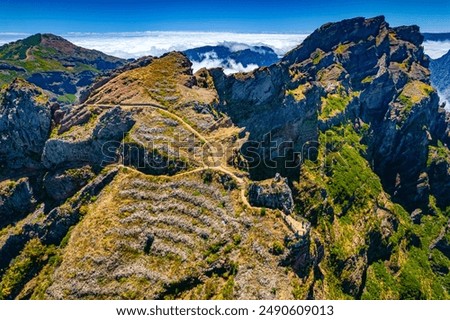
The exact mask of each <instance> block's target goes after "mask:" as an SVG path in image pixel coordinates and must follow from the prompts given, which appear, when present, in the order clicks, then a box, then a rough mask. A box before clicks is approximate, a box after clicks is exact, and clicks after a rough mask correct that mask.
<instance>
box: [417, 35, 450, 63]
mask: <svg viewBox="0 0 450 320" xmlns="http://www.w3.org/2000/svg"><path fill="white" fill-rule="evenodd" d="M423 46H424V48H425V53H426V54H427V55H429V56H430V58H431V59H437V58H440V57H442V56H443V55H444V54H446V53H447V52H448V51H449V50H450V40H449V41H425V42H424V43H423Z"/></svg>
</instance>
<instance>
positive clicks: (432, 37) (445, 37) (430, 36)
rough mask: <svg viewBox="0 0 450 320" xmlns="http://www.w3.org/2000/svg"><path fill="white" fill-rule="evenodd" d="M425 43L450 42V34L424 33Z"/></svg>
mask: <svg viewBox="0 0 450 320" xmlns="http://www.w3.org/2000/svg"><path fill="white" fill-rule="evenodd" d="M423 36H424V38H425V41H450V33H449V32H447V33H423Z"/></svg>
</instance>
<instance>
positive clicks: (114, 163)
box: [0, 17, 450, 299]
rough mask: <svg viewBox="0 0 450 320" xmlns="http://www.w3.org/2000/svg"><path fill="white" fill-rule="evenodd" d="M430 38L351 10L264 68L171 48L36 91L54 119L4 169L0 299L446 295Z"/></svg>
mask: <svg viewBox="0 0 450 320" xmlns="http://www.w3.org/2000/svg"><path fill="white" fill-rule="evenodd" d="M421 41H422V36H421V35H420V33H419V30H418V28H417V27H415V26H412V27H398V28H392V27H390V26H389V25H388V24H387V23H386V22H385V20H384V18H383V17H376V18H372V19H363V18H355V19H350V20H344V21H342V22H338V23H331V24H326V25H324V26H323V27H321V28H320V29H318V30H317V31H316V32H314V33H313V34H311V36H310V37H308V38H307V39H306V40H305V42H304V43H303V44H301V45H299V46H298V47H297V48H295V49H294V50H292V51H291V52H289V53H288V54H287V55H286V56H285V57H284V58H283V59H282V60H281V61H280V62H279V63H277V64H275V65H272V66H270V67H266V68H259V69H257V70H255V71H253V72H251V73H246V74H235V75H231V76H226V75H225V74H224V73H223V71H222V70H220V69H213V70H206V69H203V70H200V71H199V72H197V73H196V74H193V73H192V70H191V67H192V64H191V63H190V62H189V60H188V59H187V58H186V56H185V55H183V54H182V53H179V52H173V53H169V54H166V55H164V56H162V57H160V58H148V59H147V58H145V59H143V60H142V61H141V62H139V63H142V65H139V66H137V67H136V68H134V67H133V68H130V69H127V70H126V71H124V72H122V73H120V74H117V75H116V76H114V77H112V78H111V79H105V80H104V81H102V80H101V79H100V81H99V82H98V83H97V84H95V85H93V87H92V90H90V91H89V97H87V99H86V101H85V103H84V104H83V105H80V106H77V107H75V108H65V107H59V106H58V105H56V104H53V105H51V106H48V107H46V106H47V105H48V104H45V103H40V104H39V103H37V102H40V101H42V100H41V96H38V98H35V95H34V94H30V97H31V99H35V100H36V99H37V102H34V103H31V104H30V103H28V102H26V101H24V102H23V103H20V105H22V104H23V106H22V108H23V107H24V106H25V107H26V108H30V109H32V108H31V106H36V104H37V105H38V106H39V107H42V108H44V110H48V114H49V116H48V118H49V120H48V121H49V123H53V125H52V127H51V130H50V126H51V124H49V130H47V136H45V135H42V139H41V140H42V141H43V143H45V146H43V144H42V143H40V144H39V147H36V150H37V151H36V152H35V153H32V154H29V153H23V152H22V153H20V155H21V156H20V157H19V158H20V159H22V158H23V159H25V160H21V161H22V162H21V163H24V164H28V163H33V166H30V165H27V166H26V170H22V169H20V170H17V172H14V171H13V170H6V173H7V175H8V176H7V177H5V179H4V180H7V181H5V182H3V181H2V182H0V190H1V191H0V192H1V193H2V194H3V195H0V213H1V214H2V215H3V216H6V217H7V222H5V223H6V225H5V226H4V227H3V228H2V230H0V298H7V299H12V298H20V299H22V298H38V299H44V298H53V299H55V298H58V299H64V298H72V299H93V298H103V299H113V298H114V299H115V298H123V299H137V298H142V299H145V298H147V299H155V298H161V299H171V298H172V299H173V298H180V299H211V298H217V299H233V298H234V299H262V298H263V299H275V298H279V299H305V298H309V299H352V298H353V299H360V298H364V299H380V298H381V299H400V298H401V299H408V298H428V299H447V298H448V297H449V290H448V272H449V270H450V259H449V258H448V243H449V241H448V216H449V212H448V208H447V206H448V204H449V201H450V200H449V196H448V194H449V192H448V190H449V187H450V184H449V182H448V181H449V163H450V157H449V155H450V152H449V149H448V142H449V130H448V128H449V121H448V118H449V116H448V114H446V113H445V111H444V110H443V109H442V108H440V107H439V103H438V96H437V93H436V91H435V90H434V89H433V88H432V87H431V86H430V82H429V72H428V61H427V58H426V57H425V55H424V54H423V49H422V47H421ZM113 74H114V72H113V73H111V75H113ZM105 82H106V83H105ZM26 87H27V88H28V89H25V90H24V92H28V91H29V90H31V89H29V85H27V86H26ZM17 96H20V95H17ZM5 99H6V98H5ZM10 100H11V99H10ZM13 101H19V102H20V99H19V100H17V99H15V100H14V99H13ZM2 103H3V102H2ZM8 103H9V102H8ZM7 105H8V104H7ZM11 105H13V106H14V108H12V109H11V108H7V110H8V112H9V110H15V109H17V108H16V104H14V103H12V104H11ZM2 106H3V104H2ZM2 110H3V109H2ZM18 110H20V108H19V109H18ZM39 110H41V109H39ZM33 111H35V112H36V110H33ZM13 114H15V113H13ZM8 115H9V113H8ZM0 119H1V118H0ZM8 119H9V118H8ZM14 119H15V120H16V121H15V123H18V124H19V123H20V125H21V126H26V125H29V124H22V123H21V122H20V119H18V118H14ZM3 120H4V118H3ZM7 123H8V125H9V122H7ZM12 125H13V128H15V127H14V123H13V124H12ZM35 127H37V128H40V126H35ZM8 128H9V127H8ZM16 129H17V130H19V131H20V129H21V128H15V129H14V130H16ZM14 130H12V131H14ZM17 130H16V131H17ZM16 131H14V132H16ZM22 131H23V132H25V131H24V130H22ZM5 132H7V133H8V134H10V133H9V132H10V131H5ZM22 135H24V136H25V137H27V136H26V135H25V134H24V133H22ZM49 136H51V138H49ZM22 140H23V141H27V142H28V141H31V140H26V139H22ZM22 140H20V141H22ZM45 140H46V141H45ZM2 141H3V140H2ZM33 141H34V140H33ZM9 143H11V142H9ZM14 143H15V142H14ZM6 146H7V147H8V146H10V145H8V144H6ZM2 147H3V144H2V145H0V150H2V149H1V148H2ZM42 148H43V151H42ZM6 149H7V150H8V152H9V153H10V152H12V151H11V150H12V148H11V147H8V148H5V150H6ZM239 150H240V151H239ZM9 153H8V154H9ZM41 153H42V155H41ZM5 154H6V153H5ZM13 155H15V153H13ZM5 157H6V156H5ZM16 158H17V157H16ZM5 159H6V158H5ZM32 160H33V161H32ZM27 161H28V162H27ZM146 162H147V163H146ZM12 163H17V161H16V162H12ZM142 164H143V165H142ZM147 165H150V166H149V167H148V166H147ZM4 166H5V165H4ZM105 166H106V167H105ZM33 168H34V169H33ZM2 173H3V172H2ZM276 173H279V175H276ZM16 175H17V176H16ZM274 176H275V179H272V178H273V177H274ZM281 176H283V177H286V178H281ZM266 178H270V179H267V180H264V179H266ZM246 191H247V192H248V194H246ZM17 201H19V202H20V203H23V204H25V206H23V207H20V206H18V205H17ZM255 207H260V208H273V209H272V210H268V214H266V211H265V210H264V209H256V208H255ZM11 209H12V210H11ZM13 210H15V212H16V213H17V214H16V213H14V215H12V214H11V212H12V211H13ZM23 261H25V262H27V263H22V262H23Z"/></svg>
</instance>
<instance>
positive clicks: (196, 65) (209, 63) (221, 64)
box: [192, 51, 259, 74]
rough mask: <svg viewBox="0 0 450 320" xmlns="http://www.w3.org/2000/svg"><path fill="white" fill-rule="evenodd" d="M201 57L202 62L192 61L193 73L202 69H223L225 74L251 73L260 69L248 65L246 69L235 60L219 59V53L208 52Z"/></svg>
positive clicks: (255, 65)
mask: <svg viewBox="0 0 450 320" xmlns="http://www.w3.org/2000/svg"><path fill="white" fill-rule="evenodd" d="M201 56H202V58H203V60H202V61H192V70H193V72H197V71H198V70H200V69H201V68H207V69H212V68H223V72H224V73H225V74H231V73H236V72H249V71H252V70H254V69H256V68H258V67H259V66H258V65H257V64H248V65H247V66H246V67H244V66H243V65H242V63H240V62H236V61H235V60H233V59H219V58H218V57H217V53H215V52H214V51H211V52H206V53H204V54H202V55H201Z"/></svg>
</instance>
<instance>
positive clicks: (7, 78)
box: [0, 34, 126, 103]
mask: <svg viewBox="0 0 450 320" xmlns="http://www.w3.org/2000/svg"><path fill="white" fill-rule="evenodd" d="M125 63H126V60H123V59H120V58H116V57H112V56H109V55H106V54H104V53H102V52H100V51H96V50H89V49H85V48H81V47H78V46H76V45H74V44H72V43H71V42H69V41H67V40H66V39H64V38H62V37H59V36H55V35H53V34H35V35H32V36H30V37H28V38H26V39H23V40H18V41H15V42H12V43H8V44H5V45H3V46H1V47H0V86H2V85H4V84H9V83H11V82H12V80H13V79H14V78H16V77H22V78H24V79H26V80H28V81H29V82H31V83H33V84H36V85H38V86H39V87H41V88H43V89H45V90H48V91H50V92H52V93H54V94H55V95H56V96H57V97H58V99H59V100H60V102H67V103H68V102H72V101H74V100H75V97H76V94H77V93H78V92H79V91H80V88H83V87H85V86H87V85H89V84H91V83H92V82H93V81H94V79H95V78H96V76H97V75H98V74H100V73H102V72H104V71H107V70H112V69H115V68H117V67H119V66H122V65H124V64H125Z"/></svg>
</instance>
